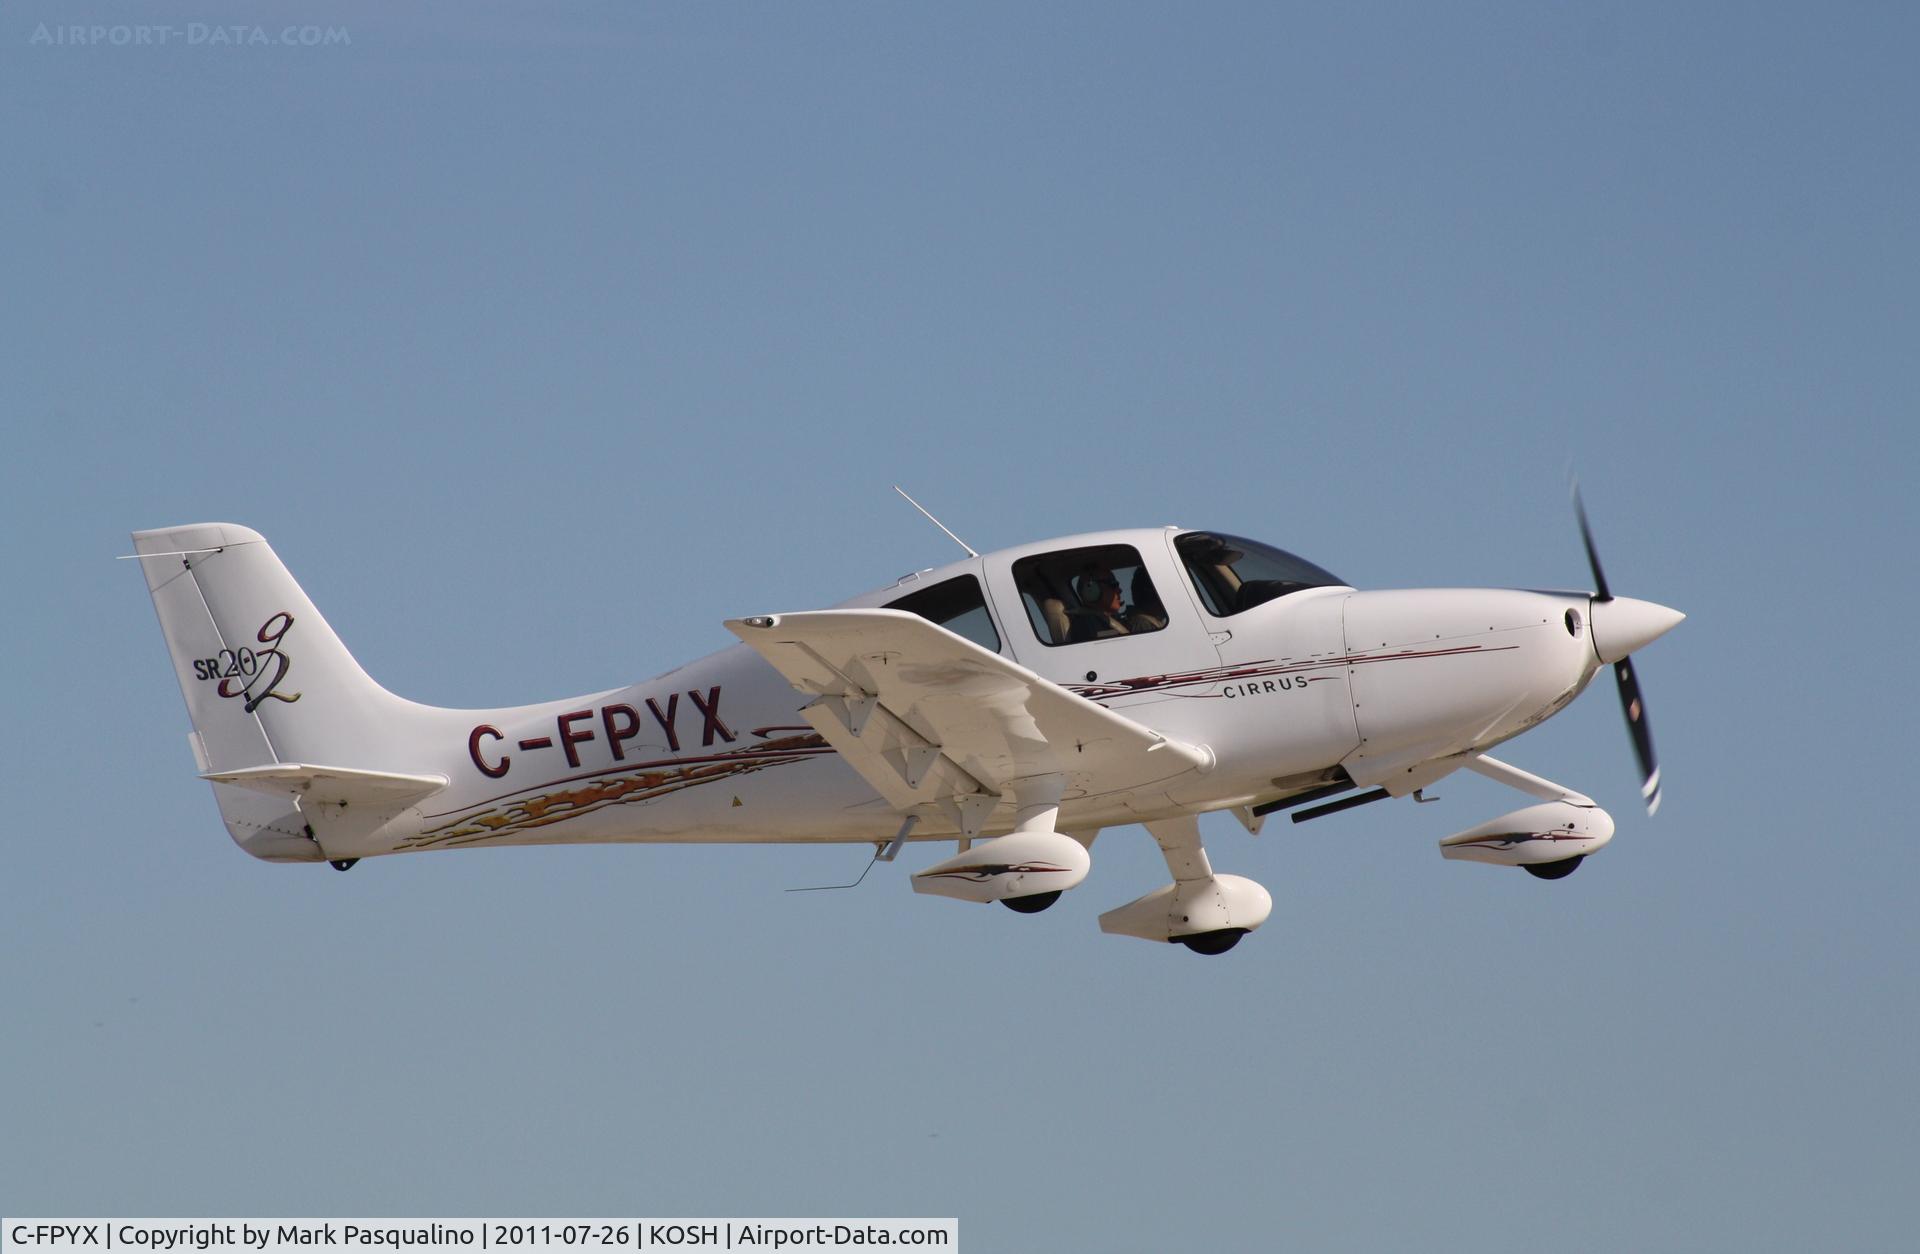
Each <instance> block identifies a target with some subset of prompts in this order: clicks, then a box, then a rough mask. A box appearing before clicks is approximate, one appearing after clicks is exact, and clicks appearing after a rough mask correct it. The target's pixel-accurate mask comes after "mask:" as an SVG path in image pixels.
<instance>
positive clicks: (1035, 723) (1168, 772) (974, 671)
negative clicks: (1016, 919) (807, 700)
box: [727, 609, 1213, 835]
mask: <svg viewBox="0 0 1920 1254" xmlns="http://www.w3.org/2000/svg"><path fill="white" fill-rule="evenodd" d="M727 630H729V631H731V632H732V633H733V634H734V635H736V636H738V637H740V639H741V640H743V641H745V642H746V643H747V644H748V645H749V646H750V647H752V648H753V650H754V651H755V652H757V653H759V654H760V656H761V657H764V658H765V659H766V660H767V661H768V662H769V663H771V664H772V665H773V667H774V669H776V670H778V671H779V672H780V673H781V674H782V675H785V676H786V677H787V680H788V682H790V683H791V684H792V685H793V686H794V687H795V688H796V689H798V690H799V691H800V692H803V693H806V694H808V695H810V696H812V697H814V698H815V700H814V701H813V703H812V704H810V705H809V706H807V707H806V709H805V710H804V711H803V713H804V715H805V717H806V719H807V721H808V722H809V723H811V724H812V725H813V726H814V727H815V728H816V729H817V730H818V731H819V732H820V734H821V735H822V736H824V737H825V738H826V740H827V743H829V744H831V745H832V746H833V747H834V748H835V749H837V750H838V751H839V752H840V754H841V756H842V757H843V758H845V759H846V761H847V762H848V764H849V765H851V766H852V767H853V768H854V769H855V770H857V771H859V772H860V774H861V775H862V776H863V777H864V778H865V779H866V780H867V782H868V783H870V784H872V785H873V786H874V788H875V789H876V790H878V791H879V793H880V795H881V796H883V797H885V798H886V799H887V801H888V802H889V803H890V804H892V805H893V806H894V807H895V808H896V809H900V810H903V811H904V810H909V809H913V808H915V807H918V806H930V805H937V806H938V808H939V809H940V810H942V811H944V813H945V814H946V815H947V817H948V818H949V820H950V821H951V822H952V825H953V826H955V827H957V828H960V829H961V830H962V831H965V832H967V834H969V835H971V834H972V833H973V832H974V831H977V830H978V829H979V827H980V826H981V825H982V823H983V822H984V820H985V817H986V812H990V811H991V809H992V806H991V805H988V804H986V803H987V800H988V799H991V801H993V802H995V803H997V802H999V801H1000V800H1001V798H1002V796H1003V795H1004V794H1006V793H1007V791H1008V786H1009V785H1010V784H1011V783H1012V782H1013V781H1014V780H1018V779H1024V778H1029V777H1033V776H1041V775H1050V774H1058V775H1062V776H1064V777H1065V781H1066V792H1065V796H1066V798H1067V799H1068V800H1071V799H1073V798H1075V797H1085V796H1093V795H1098V794H1101V793H1108V792H1116V791H1120V790H1123V789H1133V788H1141V787H1146V786H1149V785H1153V784H1157V783H1160V782H1163V781H1166V780H1169V779H1172V778H1173V777H1175V776H1177V775H1184V774H1186V773H1187V772H1189V771H1195V770H1206V769H1209V768H1210V767H1211V766H1212V764H1213V754H1212V753H1211V751H1209V750H1207V749H1204V748H1196V747H1195V746H1193V745H1188V744H1183V743H1181V742H1179V741H1175V740H1170V739H1168V738H1166V737H1165V736H1162V735H1160V734H1159V733H1157V732H1155V731H1152V730H1150V729H1149V728H1146V727H1143V726H1141V725H1140V724H1139V723H1136V722H1134V721H1133V720H1132V719H1129V718H1125V717H1123V716H1121V715H1119V714H1116V713H1114V712H1113V711H1111V710H1109V709H1107V708H1106V707H1104V706H1101V705H1096V704H1095V703H1093V702H1092V701H1089V700H1087V699H1086V698H1085V697H1081V696H1077V695H1075V694H1074V693H1071V692H1068V691H1067V690H1066V689H1065V688H1062V687H1061V686H1060V685H1058V684H1056V683H1053V682H1051V681H1050V680H1046V679H1043V678H1041V677H1040V676H1038V675H1036V674H1034V673H1033V672H1032V671H1030V670H1027V669H1026V668H1025V667H1023V666H1020V665H1018V664H1016V663H1014V662H1011V661H1008V660H1007V659H1006V658H1003V657H1001V656H1000V655H999V654H997V653H989V652H988V651H987V650H985V649H983V648H981V647H980V646H979V645H977V644H974V643H973V642H972V641H971V640H966V639H963V638H962V637H960V636H957V635H955V634H954V633H953V632H950V631H948V630H947V629H946V628H944V627H941V626H938V625H936V624H934V623H931V622H928V621H927V620H926V619H924V618H921V617H919V616H918V615H915V614H909V613H906V612H905V611H903V610H879V609H873V610H865V609H862V610H811V611H807V612H804V613H798V614H776V615H768V616H765V617H760V618H747V619H733V620H729V621H728V623H727ZM963 798H979V800H975V801H970V802H967V803H965V804H962V799H963ZM1008 801H1009V802H1010V801H1011V798H1008ZM969 811H971V813H969Z"/></svg>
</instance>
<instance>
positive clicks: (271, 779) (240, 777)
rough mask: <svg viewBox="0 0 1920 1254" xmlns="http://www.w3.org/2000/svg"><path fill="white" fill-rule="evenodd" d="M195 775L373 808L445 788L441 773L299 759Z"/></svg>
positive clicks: (408, 801)
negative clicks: (365, 768)
mask: <svg viewBox="0 0 1920 1254" xmlns="http://www.w3.org/2000/svg"><path fill="white" fill-rule="evenodd" d="M200 778H201V779H204V780H208V781H209V782H211V783H215V784H233V785H235V786H236V787H240V788H246V789H251V790H252V791H254V792H262V793H266V794H268V795H269V796H275V797H281V796H293V797H298V798H300V799H301V800H303V801H310V802H313V803H314V804H316V805H339V806H347V805H362V806H376V807H379V808H381V809H385V810H397V809H400V808H401V807H403V806H407V805H411V804H412V803H414V802H416V801H421V800H424V799H425V798H427V797H431V796H432V795H433V794H434V793H437V792H439V791H440V790H441V789H442V788H445V787H446V786H447V777H446V776H444V775H397V774H393V773H391V772H388V771H362V770H356V769H354V768H352V767H347V766H309V765H307V764H305V763H301V762H276V763H274V764H272V765H270V766H249V767H246V768H244V769H242V770H237V771H209V772H208V773H207V774H205V775H202V776H201V777H200Z"/></svg>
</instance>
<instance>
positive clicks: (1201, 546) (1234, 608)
mask: <svg viewBox="0 0 1920 1254" xmlns="http://www.w3.org/2000/svg"><path fill="white" fill-rule="evenodd" d="M1173 547H1174V548H1175V549H1176V550H1178V551H1179V553H1180V560H1181V561H1182V562H1184V563H1186V567H1187V575H1188V577H1189V578H1191V579H1192V580H1193V590H1194V591H1195V592H1197V593H1199V594H1200V603H1201V604H1202V605H1204V606H1206V607H1207V613H1209V614H1211V615H1213V616H1214V617H1215V618H1230V617H1232V616H1233V615H1235V614H1239V613H1243V612H1244V611H1246V610H1250V609H1252V608H1253V607H1254V606H1256V605H1265V604H1266V603H1267V602H1268V601H1271V600H1273V599H1274V598H1275V597H1283V596H1285V595H1287V594H1288V593H1289V592H1298V591H1300V590H1301V589H1302V588H1337V587H1345V586H1346V581H1345V580H1343V579H1341V578H1340V577H1339V576H1338V575H1334V574H1332V573H1330V572H1328V571H1325V570H1322V569H1320V568H1319V567H1318V566H1315V565H1314V564H1313V563H1312V562H1309V561H1307V560H1306V559H1305V558H1300V557H1295V556H1294V555H1293V554H1291V553H1289V552H1287V551H1286V550H1285V549H1276V548H1274V547H1273V546H1272V545H1270V544H1261V543H1260V542H1259V541H1258V540H1246V539H1242V538H1241V537H1239V536H1229V535H1223V534H1221V533H1220V532H1217V531H1189V532H1188V533H1187V534H1185V535H1183V536H1181V537H1179V538H1178V539H1176V540H1175V541H1174V542H1173Z"/></svg>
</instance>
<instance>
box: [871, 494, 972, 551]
mask: <svg viewBox="0 0 1920 1254" xmlns="http://www.w3.org/2000/svg"><path fill="white" fill-rule="evenodd" d="M893 490H894V491H895V492H898V493H899V494H900V495H901V496H903V497H906V500H907V504H909V505H911V506H913V507H914V508H915V509H917V510H919V511H920V512H921V513H922V514H926V518H927V521H928V522H930V523H932V524H933V525H934V526H936V527H938V528H940V530H942V531H945V532H946V533H947V539H949V540H951V541H953V542H954V543H955V544H957V545H959V546H960V547H961V548H963V549H965V550H966V551H967V556H968V557H979V556H980V555H979V554H978V553H976V552H974V551H973V546H972V545H971V544H968V543H967V542H966V541H965V540H962V539H961V538H960V537H959V536H956V535H954V534H953V532H952V531H950V530H948V528H947V524H945V523H943V522H941V521H940V520H939V519H938V518H935V517H934V516H933V515H932V514H928V513H927V507H926V506H924V505H922V504H921V503H920V502H918V501H916V500H914V499H913V498H912V497H910V496H907V490H906V489H905V488H903V487H901V486H900V485H899V484H897V483H896V484H894V485H893Z"/></svg>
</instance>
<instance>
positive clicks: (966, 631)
mask: <svg viewBox="0 0 1920 1254" xmlns="http://www.w3.org/2000/svg"><path fill="white" fill-rule="evenodd" d="M886 608H887V609H890V610H905V611H906V612H907V613H909V614H918V615H919V616H920V617H922V618H924V619H926V620H927V621H928V622H930V623H938V624H940V625H941V626H942V627H945V628H946V629H947V630H948V631H950V632H952V633H953V634H954V635H956V636H964V637H966V638H967V639H968V640H971V641H973V642H974V643H975V644H977V645H979V646H980V647H981V648H983V649H986V650H987V651H989V652H991V653H998V652H1000V633H999V632H998V631H995V630H994V627H993V615H991V614H989V613H987V598H986V595H985V594H984V593H982V592H981V591H980V581H979V580H978V579H975V578H974V577H973V576H972V575H961V576H959V577H957V578H954V579H947V580H943V581H941V582H940V583H937V584H935V585H933V586H932V587H931V588H922V589H921V590H920V591H918V592H916V593H913V594H912V595H911V596H904V597H901V598H900V599H899V600H898V601H889V602H887V604H886Z"/></svg>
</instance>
